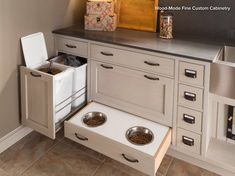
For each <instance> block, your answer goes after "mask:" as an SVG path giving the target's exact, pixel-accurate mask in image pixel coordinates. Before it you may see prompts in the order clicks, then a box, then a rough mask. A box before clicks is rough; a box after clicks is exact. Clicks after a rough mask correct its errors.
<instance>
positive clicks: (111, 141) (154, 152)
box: [65, 102, 171, 176]
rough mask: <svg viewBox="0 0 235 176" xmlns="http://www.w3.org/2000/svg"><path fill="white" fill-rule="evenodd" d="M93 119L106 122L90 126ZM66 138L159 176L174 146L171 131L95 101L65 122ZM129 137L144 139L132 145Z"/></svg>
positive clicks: (153, 175)
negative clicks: (171, 146) (160, 168)
mask: <svg viewBox="0 0 235 176" xmlns="http://www.w3.org/2000/svg"><path fill="white" fill-rule="evenodd" d="M100 117H101V118H100ZM91 118H97V119H98V121H103V122H104V123H102V124H101V125H98V126H96V127H94V126H92V127H90V126H88V125H87V124H86V123H84V122H86V121H87V120H89V119H91ZM104 119H105V120H104ZM137 132H138V133H137ZM142 134H144V135H142ZM145 135H146V136H145ZM65 137H67V138H69V139H71V140H73V141H75V142H78V143H80V144H82V145H85V146H87V147H89V148H91V149H93V150H96V151H98V152H100V153H102V154H104V155H107V156H109V157H111V158H113V159H115V160H117V161H119V162H122V163H124V164H126V165H128V166H130V167H133V168H135V169H137V170H139V171H141V172H143V173H146V174H148V175H151V176H155V174H156V171H157V169H158V167H159V165H160V163H161V161H162V159H163V157H164V155H165V153H166V151H167V149H168V147H169V146H170V143H171V130H170V128H168V127H165V126H162V125H159V124H157V123H154V122H151V121H148V120H145V119H142V118H139V117H137V116H134V115H131V114H128V113H125V112H122V111H119V110H116V109H113V108H110V107H107V106H104V105H101V104H98V103H94V102H92V103H90V104H88V105H87V106H86V107H85V108H84V109H82V110H81V111H80V112H79V113H77V114H76V115H74V117H73V118H72V119H70V120H69V121H66V122H65ZM128 137H133V138H135V137H140V138H142V140H140V141H141V142H140V143H141V145H139V144H134V143H133V142H130V141H129V140H128ZM143 138H144V141H145V142H144V143H143ZM146 140H147V141H146ZM136 141H139V140H136Z"/></svg>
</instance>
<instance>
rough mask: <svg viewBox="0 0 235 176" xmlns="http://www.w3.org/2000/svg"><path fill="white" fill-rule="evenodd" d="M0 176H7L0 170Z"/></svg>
mask: <svg viewBox="0 0 235 176" xmlns="http://www.w3.org/2000/svg"><path fill="white" fill-rule="evenodd" d="M0 176H9V175H8V174H7V173H6V172H5V171H4V170H2V169H0Z"/></svg>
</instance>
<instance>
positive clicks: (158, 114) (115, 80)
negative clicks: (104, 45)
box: [91, 61, 174, 126]
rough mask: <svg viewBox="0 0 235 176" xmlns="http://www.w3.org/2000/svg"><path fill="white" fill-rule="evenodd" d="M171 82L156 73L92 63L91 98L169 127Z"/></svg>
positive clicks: (171, 104)
mask: <svg viewBox="0 0 235 176" xmlns="http://www.w3.org/2000/svg"><path fill="white" fill-rule="evenodd" d="M173 85H174V84H173V80H172V79H169V78H165V77H162V76H159V75H155V74H149V73H145V72H140V71H134V70H131V69H127V68H123V67H118V66H114V65H110V64H106V63H101V62H96V61H92V63H91V96H92V99H93V100H95V101H98V102H101V103H104V104H106V105H110V106H113V107H116V108H118V109H122V110H124V111H127V112H130V113H133V114H135V115H139V116H142V117H144V118H147V119H150V120H152V121H155V122H159V123H162V124H166V125H169V126H172V111H173V88H174V86H173Z"/></svg>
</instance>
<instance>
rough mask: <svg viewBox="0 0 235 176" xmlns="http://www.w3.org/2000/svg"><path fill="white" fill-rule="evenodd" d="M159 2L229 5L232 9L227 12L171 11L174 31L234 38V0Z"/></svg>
mask: <svg viewBox="0 0 235 176" xmlns="http://www.w3.org/2000/svg"><path fill="white" fill-rule="evenodd" d="M159 4H160V6H170V5H173V6H182V5H185V6H193V5H195V6H210V5H213V6H230V7H232V9H231V10H230V11H229V12H225V11H173V14H174V32H175V33H180V34H186V35H198V36H203V37H207V38H213V39H215V38H221V39H225V40H227V39H228V38H229V37H230V38H231V37H233V39H234V38H235V1H234V0H159ZM232 31H234V32H232ZM234 40H235V39H234Z"/></svg>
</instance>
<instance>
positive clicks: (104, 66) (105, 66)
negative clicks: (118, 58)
mask: <svg viewBox="0 0 235 176" xmlns="http://www.w3.org/2000/svg"><path fill="white" fill-rule="evenodd" d="M100 66H101V67H103V68H106V69H113V67H111V66H107V65H103V64H101V65H100Z"/></svg>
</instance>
